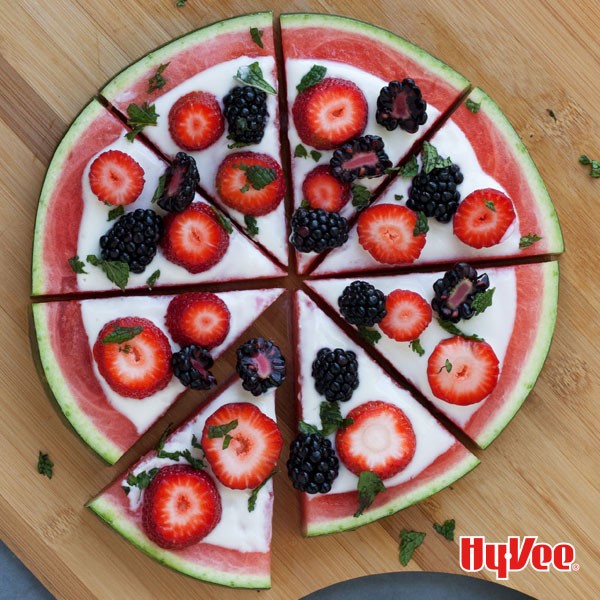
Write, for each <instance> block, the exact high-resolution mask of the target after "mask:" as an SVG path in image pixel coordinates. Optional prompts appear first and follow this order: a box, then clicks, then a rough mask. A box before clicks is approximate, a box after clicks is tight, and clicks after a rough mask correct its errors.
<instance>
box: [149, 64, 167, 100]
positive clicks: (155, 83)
mask: <svg viewBox="0 0 600 600" xmlns="http://www.w3.org/2000/svg"><path fill="white" fill-rule="evenodd" d="M170 64H171V63H165V64H164V65H159V66H158V67H157V69H156V73H154V75H153V76H152V77H150V79H148V93H149V94H151V93H152V92H155V91H156V90H159V89H160V88H161V87H164V86H165V84H166V83H167V80H166V79H165V78H164V77H163V72H164V70H165V69H166V68H167V67H168V66H169V65H170Z"/></svg>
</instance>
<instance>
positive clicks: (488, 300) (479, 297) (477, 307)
mask: <svg viewBox="0 0 600 600" xmlns="http://www.w3.org/2000/svg"><path fill="white" fill-rule="evenodd" d="M495 291H496V288H490V289H489V290H485V292H479V293H478V294H475V297H474V298H473V301H472V302H471V308H472V309H473V310H474V311H475V313H476V314H478V315H479V314H481V313H482V312H485V309H486V308H489V307H490V306H491V305H492V298H493V297H494V292H495Z"/></svg>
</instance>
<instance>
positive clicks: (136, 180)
mask: <svg viewBox="0 0 600 600" xmlns="http://www.w3.org/2000/svg"><path fill="white" fill-rule="evenodd" d="M89 181H90V187H91V189H92V192H94V194H96V196H98V199H99V200H101V201H102V202H106V203H107V204H111V205H113V206H122V205H126V204H131V203H132V202H135V200H137V198H138V197H139V195H140V194H141V193H142V190H143V189H144V169H142V167H141V166H140V165H139V163H138V162H137V161H136V160H135V159H134V158H133V157H132V156H130V155H129V154H126V153H125V152H121V151H120V150H107V151H106V152H103V153H102V154H100V156H98V157H97V158H96V160H94V162H93V163H92V164H91V166H90V172H89Z"/></svg>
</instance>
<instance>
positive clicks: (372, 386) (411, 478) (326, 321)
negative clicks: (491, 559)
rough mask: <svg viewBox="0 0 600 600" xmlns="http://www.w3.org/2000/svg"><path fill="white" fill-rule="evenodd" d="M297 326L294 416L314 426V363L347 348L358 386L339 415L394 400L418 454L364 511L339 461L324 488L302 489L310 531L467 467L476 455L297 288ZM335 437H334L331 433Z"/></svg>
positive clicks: (413, 493)
mask: <svg viewBox="0 0 600 600" xmlns="http://www.w3.org/2000/svg"><path fill="white" fill-rule="evenodd" d="M294 323H295V332H296V340H295V345H296V348H297V350H296V369H297V370H296V372H297V381H296V385H297V388H296V395H297V398H298V412H299V415H298V416H299V419H300V420H302V421H304V422H306V423H308V424H310V425H313V426H314V427H316V428H317V429H320V426H321V420H320V416H319V410H320V404H321V402H322V401H324V397H323V396H321V395H320V394H318V393H317V391H316V390H315V384H314V379H313V377H312V375H311V368H312V363H313V361H314V359H315V357H316V355H317V352H318V351H319V350H320V349H321V348H323V347H328V348H330V349H334V348H342V349H343V350H351V351H353V352H354V353H355V354H356V357H357V360H358V377H359V385H358V388H357V389H356V390H354V393H353V394H352V397H351V398H350V400H348V401H347V402H340V403H339V404H340V411H341V414H342V417H345V416H346V415H347V414H348V412H349V411H350V410H352V409H353V408H355V407H357V406H361V405H364V403H366V402H368V401H371V400H380V401H385V402H387V403H390V404H393V405H395V406H397V407H399V408H400V409H401V410H402V411H404V413H405V415H406V416H407V417H408V419H409V421H410V422H411V424H412V427H413V429H414V432H415V437H416V452H415V454H414V456H413V458H412V460H411V462H410V463H409V464H408V466H407V467H406V468H405V469H403V470H401V471H400V472H399V473H398V474H396V475H394V476H393V477H391V478H389V479H387V480H384V481H383V483H384V485H385V487H386V490H385V491H383V492H381V493H380V494H378V495H377V496H376V498H375V501H374V503H373V504H372V505H371V506H370V507H369V508H367V509H366V510H365V511H364V512H363V513H362V515H360V516H354V514H355V513H356V512H357V508H358V492H357V482H358V477H357V476H356V475H354V474H353V473H351V472H350V471H349V470H348V469H347V468H346V467H345V466H344V465H343V464H340V473H339V475H338V477H337V478H336V479H335V480H334V482H333V486H332V489H331V491H330V492H329V493H327V494H314V495H310V494H307V493H304V492H301V494H302V496H301V498H302V500H301V507H302V523H303V528H304V533H305V534H306V535H308V536H314V535H321V534H326V533H334V532H338V531H345V530H349V529H354V528H356V527H359V526H361V525H365V524H367V523H370V522H372V521H375V520H377V519H380V518H383V517H385V516H388V515H391V514H393V513H395V512H397V511H399V510H401V509H403V508H406V507H407V506H410V505H411V504H414V503H415V502H419V501H420V500H423V499H424V498H427V497H429V496H430V495H432V494H434V493H436V492H438V491H439V490H441V489H443V488H444V487H446V486H448V485H450V484H452V483H453V482H455V481H456V480H457V479H459V478H460V477H462V476H463V475H465V474H466V473H468V472H469V471H470V470H471V469H473V468H474V467H475V466H476V465H477V464H478V463H479V461H478V460H477V458H476V457H475V456H473V455H472V454H471V453H470V452H469V451H468V450H466V448H464V447H463V446H462V445H461V444H460V443H459V442H458V440H456V439H455V438H454V437H453V436H452V435H451V434H450V433H449V432H447V431H446V430H445V429H444V428H443V427H442V426H441V425H440V424H439V423H438V422H437V421H436V420H435V419H434V418H433V417H432V416H431V415H430V414H429V412H428V411H427V410H426V409H424V408H423V407H422V406H421V405H420V404H419V403H418V402H417V401H416V400H415V399H414V398H413V397H412V396H411V395H410V393H409V392H408V391H407V390H405V389H403V388H400V387H399V386H398V385H397V384H396V383H395V382H394V381H393V380H392V379H391V378H390V377H389V376H388V375H387V374H386V373H385V372H384V371H383V369H382V368H381V367H379V366H378V365H377V364H376V363H375V362H374V361H373V360H372V359H371V358H369V357H368V355H367V354H366V352H365V351H364V350H362V349H361V348H360V347H359V346H358V345H357V344H356V343H354V342H353V341H352V340H351V339H350V338H349V337H348V336H347V335H346V334H345V333H343V332H342V330H341V329H340V328H339V327H338V326H337V325H335V324H334V323H333V321H332V320H331V319H330V318H329V317H328V316H326V315H325V313H323V312H322V311H321V310H320V309H319V308H318V307H317V305H316V304H315V303H314V302H313V301H312V300H310V298H309V297H308V296H307V295H306V294H304V293H303V292H300V291H299V292H296V295H295V298H294ZM330 437H331V439H332V442H333V439H334V438H333V435H332V436H330Z"/></svg>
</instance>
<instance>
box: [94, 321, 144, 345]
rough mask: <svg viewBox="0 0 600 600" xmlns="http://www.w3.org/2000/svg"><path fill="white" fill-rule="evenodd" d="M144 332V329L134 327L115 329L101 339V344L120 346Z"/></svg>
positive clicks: (137, 326)
mask: <svg viewBox="0 0 600 600" xmlns="http://www.w3.org/2000/svg"><path fill="white" fill-rule="evenodd" d="M142 331H144V328H143V327H141V326H139V325H136V326H135V327H116V328H115V329H113V330H112V331H111V332H110V333H109V334H108V335H107V336H105V337H104V338H103V339H102V343H103V344H122V343H123V342H128V341H129V340H132V339H133V338H134V337H135V336H136V335H139V334H140V333H142Z"/></svg>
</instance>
